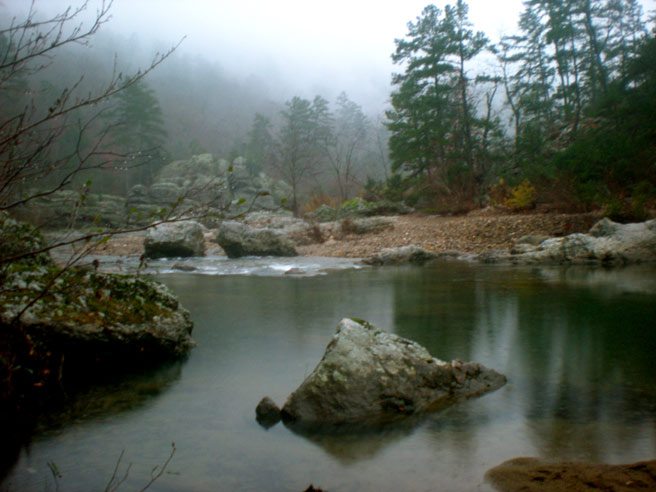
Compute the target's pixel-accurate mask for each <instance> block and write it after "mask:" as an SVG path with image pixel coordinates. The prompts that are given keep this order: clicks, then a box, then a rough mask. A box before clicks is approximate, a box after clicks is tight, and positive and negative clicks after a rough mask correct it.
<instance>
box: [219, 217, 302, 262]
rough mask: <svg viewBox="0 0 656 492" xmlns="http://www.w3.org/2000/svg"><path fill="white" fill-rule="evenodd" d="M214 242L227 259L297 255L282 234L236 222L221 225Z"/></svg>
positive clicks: (226, 222)
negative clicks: (221, 249)
mask: <svg viewBox="0 0 656 492" xmlns="http://www.w3.org/2000/svg"><path fill="white" fill-rule="evenodd" d="M216 242H217V243H218V244H219V246H221V247H222V248H223V250H224V251H225V253H226V255H227V256H228V257H229V258H240V257H242V256H297V255H298V253H297V252H296V248H295V247H294V244H293V243H292V242H291V241H290V240H289V239H288V238H287V237H285V236H284V235H283V234H282V233H280V232H278V231H276V230H273V229H268V228H253V227H249V226H247V225H245V224H241V223H239V222H236V221H225V222H223V223H222V224H221V226H220V227H219V231H218V233H217V236H216Z"/></svg>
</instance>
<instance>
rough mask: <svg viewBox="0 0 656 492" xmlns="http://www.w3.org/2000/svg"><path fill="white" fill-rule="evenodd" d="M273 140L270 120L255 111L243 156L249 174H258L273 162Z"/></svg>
mask: <svg viewBox="0 0 656 492" xmlns="http://www.w3.org/2000/svg"><path fill="white" fill-rule="evenodd" d="M273 150H274V140H273V136H272V134H271V121H270V120H269V118H267V117H266V116H264V115H262V114H260V113H257V114H256V115H255V118H254V120H253V126H252V127H251V131H250V132H249V134H248V140H247V142H246V148H245V154H246V155H245V156H244V157H246V165H247V166H248V170H249V171H250V173H251V174H254V175H256V174H258V173H259V172H261V171H262V170H264V168H265V167H266V166H268V165H272V164H273V162H272V160H273Z"/></svg>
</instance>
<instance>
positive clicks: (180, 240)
mask: <svg viewBox="0 0 656 492" xmlns="http://www.w3.org/2000/svg"><path fill="white" fill-rule="evenodd" d="M144 248H145V255H146V258H182V257H188V256H204V255H205V237H204V236H203V228H202V226H201V225H200V224H198V223H197V222H194V221H191V220H186V221H183V222H170V223H164V224H160V225H158V226H156V227H153V228H152V229H149V230H148V234H147V235H146V239H145V240H144Z"/></svg>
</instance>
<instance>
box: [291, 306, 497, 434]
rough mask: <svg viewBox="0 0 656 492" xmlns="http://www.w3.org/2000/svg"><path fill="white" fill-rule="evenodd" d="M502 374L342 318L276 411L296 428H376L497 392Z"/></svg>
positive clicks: (366, 324) (370, 326)
mask: <svg viewBox="0 0 656 492" xmlns="http://www.w3.org/2000/svg"><path fill="white" fill-rule="evenodd" d="M505 383H506V378H505V376H503V375H501V374H499V373H498V372H496V371H494V370H492V369H488V368H486V367H484V366H482V365H480V364H477V363H474V362H460V361H453V362H450V363H447V362H443V361H441V360H438V359H436V358H434V357H432V356H431V355H430V354H429V353H428V351H427V350H426V349H425V348H423V347H422V346H420V345H418V344H417V343H415V342H412V341H410V340H407V339H405V338H401V337H399V336H396V335H393V334H390V333H386V332H384V331H381V330H379V329H377V328H375V327H374V326H372V325H371V324H369V323H367V322H364V321H356V320H352V319H344V320H342V321H341V322H340V323H339V325H338V327H337V332H336V333H335V335H334V337H333V339H332V340H331V342H330V343H329V344H328V347H327V348H326V352H325V354H324V356H323V358H322V359H321V362H319V365H318V366H317V367H316V368H315V369H314V371H312V374H310V375H309V376H308V377H307V379H306V380H305V381H303V383H302V384H301V386H300V387H299V388H298V389H297V390H296V391H294V392H293V393H292V394H291V395H290V396H289V398H288V399H287V402H286V403H285V405H284V407H283V409H282V415H283V418H284V419H285V421H286V422H293V423H296V424H300V425H322V424H349V423H351V424H354V423H358V424H359V423H362V424H369V423H370V424H376V423H380V422H385V421H387V420H393V419H395V418H398V417H400V416H405V415H411V414H416V413H420V412H426V411H429V410H431V409H435V408H438V407H441V406H443V405H447V404H450V403H453V402H455V401H457V400H458V399H462V398H467V397H472V396H477V395H481V394H483V393H486V392H488V391H492V390H495V389H497V388H500V387H501V386H503V385H504V384H505Z"/></svg>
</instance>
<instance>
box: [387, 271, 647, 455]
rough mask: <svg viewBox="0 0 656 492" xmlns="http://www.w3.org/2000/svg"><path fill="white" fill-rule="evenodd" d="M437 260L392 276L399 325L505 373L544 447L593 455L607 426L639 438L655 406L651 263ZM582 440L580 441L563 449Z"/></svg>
mask: <svg viewBox="0 0 656 492" xmlns="http://www.w3.org/2000/svg"><path fill="white" fill-rule="evenodd" d="M442 268H444V266H442V267H439V266H438V267H436V268H434V269H433V270H432V271H428V270H424V271H416V272H413V273H412V274H411V276H408V277H407V278H406V279H405V280H404V282H401V283H397V284H396V290H395V320H394V324H395V326H396V331H397V332H398V333H399V334H401V335H402V336H406V337H408V338H412V339H414V340H417V341H419V342H420V343H423V344H425V345H426V346H427V347H428V348H429V349H430V350H431V351H432V352H433V353H434V354H436V355H437V356H438V357H443V358H447V359H448V358H451V357H457V358H463V359H471V360H477V361H481V362H483V363H485V364H490V365H491V366H492V367H494V368H496V369H498V370H500V371H501V372H504V373H505V374H507V375H508V377H509V379H510V384H511V385H513V386H514V388H515V389H516V390H518V391H519V392H520V393H521V395H522V396H521V401H520V402H517V403H519V404H520V405H521V408H520V409H519V410H520V411H521V413H522V415H523V417H524V418H525V419H526V420H527V421H530V422H531V423H532V424H531V426H530V428H529V434H530V438H531V439H532V440H533V441H534V445H535V447H536V448H537V449H540V450H544V452H545V453H546V454H547V455H548V456H558V455H562V454H563V452H566V453H567V454H575V453H579V454H580V453H583V454H587V455H588V456H591V459H599V458H600V457H601V455H604V452H603V451H600V452H597V453H595V452H592V450H603V449H604V448H607V446H604V442H605V441H606V440H607V439H608V433H613V436H614V439H613V442H614V443H615V445H616V446H618V447H619V448H623V449H629V448H630V447H631V445H632V443H634V442H635V441H636V439H639V438H640V435H641V432H642V431H641V430H640V429H644V426H645V425H648V424H649V423H650V422H652V421H653V416H654V415H655V414H656V394H655V391H654V389H655V388H654V374H656V357H654V353H656V330H654V327H653V320H654V319H656V303H655V302H654V294H655V293H656V275H654V273H656V272H654V270H653V269H650V268H648V267H642V269H637V268H631V269H624V270H601V269H590V268H569V269H554V268H539V269H535V268H533V269H519V268H518V269H501V268H494V267H491V268H471V266H467V265H452V266H450V267H449V268H453V269H454V270H455V275H450V276H449V277H448V278H447V279H443V278H441V275H442V270H441V269H442ZM536 276H537V277H538V278H541V279H542V280H543V281H542V282H536V281H535V278H536ZM412 277H416V278H412ZM411 283H412V285H414V286H415V288H416V291H415V292H413V291H412V290H411V289H409V285H410V284H411ZM609 286H612V288H608V287H609ZM636 293H637V294H638V295H636ZM629 294H633V295H629ZM563 429H565V430H563ZM615 437H616V438H615ZM582 442H585V443H586V444H585V445H583V447H584V448H586V450H585V451H581V450H574V449H572V443H582ZM576 446H578V444H575V445H574V447H576ZM607 453H608V449H606V454H607Z"/></svg>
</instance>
